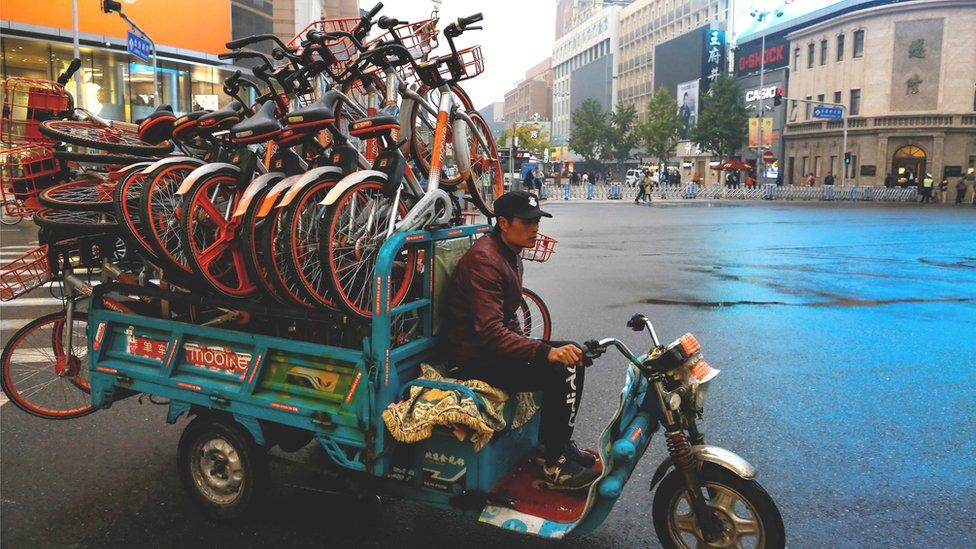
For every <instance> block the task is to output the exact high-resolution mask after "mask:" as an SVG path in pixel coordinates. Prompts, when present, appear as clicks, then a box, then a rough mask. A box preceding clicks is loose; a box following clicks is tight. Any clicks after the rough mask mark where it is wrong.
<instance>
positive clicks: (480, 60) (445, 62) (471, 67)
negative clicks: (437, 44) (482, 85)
mask: <svg viewBox="0 0 976 549" xmlns="http://www.w3.org/2000/svg"><path fill="white" fill-rule="evenodd" d="M436 63H437V70H438V71H439V72H440V73H441V77H442V78H443V79H444V80H447V81H451V80H453V81H455V82H460V81H461V80H468V79H470V78H474V77H475V76H478V75H479V74H481V73H482V72H484V70H485V58H484V56H483V55H482V54H481V46H472V47H470V48H465V49H463V50H458V52H457V56H455V55H453V54H447V55H445V56H443V57H440V58H439V59H438V60H437V61H436Z"/></svg>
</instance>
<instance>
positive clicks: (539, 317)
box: [515, 288, 552, 341]
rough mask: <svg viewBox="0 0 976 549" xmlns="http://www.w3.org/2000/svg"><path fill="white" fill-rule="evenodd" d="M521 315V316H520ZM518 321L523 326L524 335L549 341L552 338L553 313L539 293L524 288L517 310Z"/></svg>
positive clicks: (516, 317)
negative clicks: (550, 312)
mask: <svg viewBox="0 0 976 549" xmlns="http://www.w3.org/2000/svg"><path fill="white" fill-rule="evenodd" d="M520 315H521V316H520ZM515 319H516V322H518V323H519V325H520V326H521V327H522V335H524V336H525V337H531V338H534V339H541V340H544V341H549V339H551V338H552V315H550V314H549V307H547V306H546V302H545V301H543V300H542V298H541V297H539V294H537V293H535V292H533V291H532V290H530V289H528V288H522V303H521V304H520V305H519V308H518V310H516V312H515Z"/></svg>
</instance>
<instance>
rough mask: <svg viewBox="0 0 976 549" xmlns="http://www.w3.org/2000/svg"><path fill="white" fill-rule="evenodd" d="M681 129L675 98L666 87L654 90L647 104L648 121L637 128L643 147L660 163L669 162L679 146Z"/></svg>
mask: <svg viewBox="0 0 976 549" xmlns="http://www.w3.org/2000/svg"><path fill="white" fill-rule="evenodd" d="M680 127H681V118H680V117H678V110H677V109H676V108H675V104H674V98H673V97H671V94H669V93H668V91H667V90H666V89H664V87H660V88H658V89H656V90H654V94H653V95H652V96H651V100H650V102H648V104H647V120H645V121H644V122H642V123H640V125H639V126H638V128H637V135H638V137H639V138H640V143H641V146H643V147H644V150H646V151H647V154H649V155H651V156H653V157H654V158H656V159H657V160H658V162H667V161H668V159H669V158H671V155H672V154H673V151H674V148H675V146H677V144H678V129H679V128H680Z"/></svg>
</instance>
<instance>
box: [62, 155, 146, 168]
mask: <svg viewBox="0 0 976 549" xmlns="http://www.w3.org/2000/svg"><path fill="white" fill-rule="evenodd" d="M54 158H57V159H58V160H68V161H73V162H84V163H88V164H112V165H121V166H128V165H130V164H137V163H140V162H155V161H156V160H158V159H156V158H147V157H142V156H125V155H119V154H88V153H76V152H71V151H54Z"/></svg>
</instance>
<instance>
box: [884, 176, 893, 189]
mask: <svg viewBox="0 0 976 549" xmlns="http://www.w3.org/2000/svg"><path fill="white" fill-rule="evenodd" d="M884 186H885V187H892V186H894V182H893V181H892V180H891V172H888V174H887V175H885V178H884Z"/></svg>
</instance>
